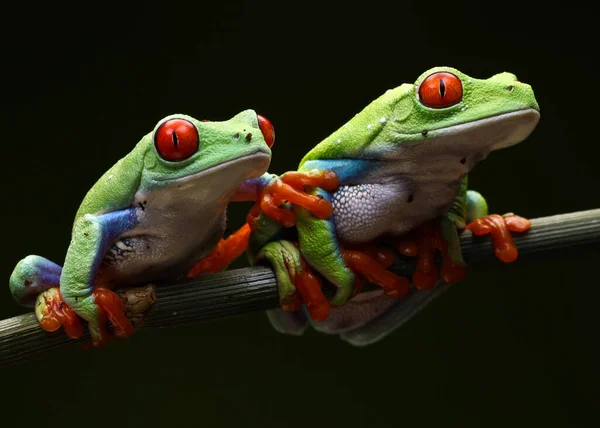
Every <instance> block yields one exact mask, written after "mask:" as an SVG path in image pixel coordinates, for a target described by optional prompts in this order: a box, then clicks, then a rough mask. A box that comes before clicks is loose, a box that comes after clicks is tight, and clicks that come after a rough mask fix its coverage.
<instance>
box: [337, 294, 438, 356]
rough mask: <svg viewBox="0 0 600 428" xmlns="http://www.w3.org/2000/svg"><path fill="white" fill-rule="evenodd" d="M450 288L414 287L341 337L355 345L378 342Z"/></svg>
mask: <svg viewBox="0 0 600 428" xmlns="http://www.w3.org/2000/svg"><path fill="white" fill-rule="evenodd" d="M448 289H449V287H447V286H444V285H442V284H440V285H438V286H437V287H434V288H432V289H430V290H415V289H414V288H412V289H411V291H410V292H409V293H408V294H407V295H406V296H404V297H403V298H402V299H400V300H395V301H394V303H393V304H392V305H390V307H389V308H388V309H386V310H385V312H383V313H382V314H381V315H379V316H376V317H374V318H373V319H371V320H369V322H367V323H366V324H364V325H363V326H361V327H358V328H355V329H353V330H349V331H345V332H343V333H342V334H341V335H340V337H341V338H342V339H343V340H345V341H346V342H349V343H350V344H352V345H354V346H366V345H371V344H373V343H375V342H378V341H379V340H381V339H383V338H384V337H386V336H387V335H388V334H390V333H392V332H393V331H394V330H395V329H397V328H398V327H400V326H401V325H403V324H404V323H406V322H407V321H409V320H410V319H411V318H412V317H413V316H415V315H416V314H418V313H419V312H420V311H421V310H422V309H423V308H425V306H427V305H428V304H429V303H431V301H433V300H434V299H435V298H436V297H439V296H440V295H441V294H442V293H444V292H445V291H446V290H448ZM384 297H385V296H384Z"/></svg>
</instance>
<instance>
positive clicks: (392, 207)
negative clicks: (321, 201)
mask: <svg viewBox="0 0 600 428" xmlns="http://www.w3.org/2000/svg"><path fill="white" fill-rule="evenodd" d="M461 143H462V144H461ZM461 143H458V142H455V143H454V144H453V145H451V146H450V147H448V145H446V147H444V148H443V149H440V148H439V146H438V147H435V145H434V144H430V145H426V144H423V143H419V144H413V145H405V146H404V147H405V150H404V152H403V153H399V154H400V155H401V156H398V158H396V159H386V160H382V161H381V162H380V166H379V167H378V168H376V169H374V170H373V171H371V172H369V173H368V174H366V175H365V176H364V177H361V178H360V179H359V180H358V181H357V182H356V184H355V183H351V184H348V185H345V186H342V187H340V188H339V189H338V190H337V191H336V192H334V193H333V201H332V202H333V218H334V222H335V227H336V232H337V233H338V236H339V239H340V242H342V243H347V244H365V243H369V242H372V241H374V240H376V239H378V238H380V237H382V236H393V237H398V236H401V235H404V234H406V233H407V232H409V231H411V230H413V229H414V228H416V227H418V226H420V225H421V224H423V223H424V222H426V221H428V220H431V219H434V218H436V217H438V216H440V215H442V214H444V213H446V212H447V211H448V209H449V208H450V206H451V205H452V202H453V200H454V198H455V197H456V194H457V190H458V186H459V184H460V181H461V179H463V178H464V177H465V176H466V175H467V174H468V173H469V171H470V170H471V169H472V168H473V167H474V166H475V164H476V163H477V162H479V161H480V160H482V159H483V158H485V157H486V156H487V153H488V151H489V149H490V148H489V147H485V146H484V147H471V146H470V145H469V144H465V143H464V142H461Z"/></svg>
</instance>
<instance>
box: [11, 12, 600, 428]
mask: <svg viewBox="0 0 600 428" xmlns="http://www.w3.org/2000/svg"><path fill="white" fill-rule="evenodd" d="M488 3H489V4H488ZM124 4H125V2H122V3H121V4H120V5H118V6H111V5H108V4H107V3H104V2H93V3H90V5H86V6H80V7H76V8H73V7H62V8H60V9H57V8H55V7H50V6H39V5H38V6H33V5H31V4H29V3H25V2H20V3H18V4H12V5H11V8H12V9H10V10H7V9H5V10H4V12H3V17H2V18H3V24H2V26H1V30H0V31H1V32H2V33H1V39H2V44H1V49H2V51H1V52H2V67H1V68H2V74H3V76H4V77H3V78H2V96H1V102H2V107H3V111H2V113H3V114H2V124H1V129H2V149H1V150H2V151H1V153H2V158H3V162H2V164H3V167H2V169H1V171H2V182H3V183H4V187H3V188H4V192H3V202H2V207H3V209H2V211H1V215H2V219H3V238H4V245H5V251H3V254H4V256H3V257H2V270H1V275H2V276H3V277H4V278H6V279H7V280H8V277H9V276H10V273H11V271H12V269H13V267H14V265H15V264H16V262H17V261H18V260H19V259H21V258H22V257H24V256H25V255H27V254H30V253H35V254H40V255H43V256H45V257H47V258H49V259H51V260H54V261H56V262H59V263H62V261H63V258H64V254H65V251H66V248H67V246H68V243H69V238H70V229H71V222H72V218H73V215H74V214H75V211H76V209H77V207H78V204H79V202H80V201H81V199H82V197H83V196H84V195H85V193H86V191H87V190H88V189H89V188H90V186H92V185H93V184H94V182H95V181H96V179H97V178H98V177H99V176H100V175H101V174H102V173H103V172H104V171H105V170H106V169H107V168H109V167H110V166H111V165H112V164H113V163H114V162H115V161H116V160H117V159H119V158H120V157H122V156H124V155H125V154H126V153H127V152H128V151H129V150H130V149H131V148H132V147H133V146H134V145H135V143H136V142H137V141H138V140H139V139H140V138H141V136H143V135H144V134H146V133H147V132H149V131H150V130H151V129H152V128H153V126H154V125H155V123H156V122H157V121H158V120H159V119H161V118H162V117H163V116H165V115H167V114H171V113H176V112H182V113H188V114H190V115H193V116H195V117H197V118H207V119H213V120H224V119H227V118H229V117H231V116H233V115H234V114H235V113H237V112H239V111H240V110H242V109H245V108H254V109H255V110H257V111H258V112H260V113H261V114H263V115H265V116H266V117H268V118H269V119H270V120H271V121H272V122H273V124H274V125H275V128H276V132H277V140H276V143H275V146H274V158H273V162H272V164H271V168H270V170H271V171H273V172H276V173H280V172H283V171H285V170H288V169H293V168H294V167H295V166H296V165H297V162H298V161H299V159H300V158H301V156H302V155H303V154H304V153H305V152H306V151H308V150H309V148H311V147H312V146H313V145H314V144H316V143H317V142H319V141H320V140H321V139H322V138H324V137H326V136H327V135H328V134H329V133H331V132H333V131H334V130H335V129H337V128H338V127H339V126H340V125H342V124H343V123H345V122H346V121H347V120H348V119H349V118H350V117H352V116H353V115H354V114H355V113H357V112H358V111H360V110H361V109H362V108H363V107H364V106H366V105H367V104H368V103H369V102H370V101H371V100H373V99H374V98H376V97H378V96H379V95H380V94H382V93H383V92H384V91H385V90H386V89H388V88H392V87H394V86H397V85H400V84H401V83H404V82H413V81H414V80H415V79H416V78H417V76H418V75H420V74H421V73H422V72H423V71H425V70H426V69H428V68H430V67H433V66H437V65H450V66H454V67H457V68H459V69H460V70H462V71H464V72H465V73H467V74H469V75H471V76H474V77H480V78H482V77H489V76H491V75H493V74H496V73H498V72H502V71H510V72H513V73H515V74H516V75H517V76H518V78H519V79H520V80H521V81H524V82H527V83H530V84H531V85H532V86H533V88H534V90H535V92H536V96H537V99H538V101H539V104H540V106H541V110H542V119H541V121H540V124H539V126H538V128H537V129H536V130H535V132H534V133H533V134H532V135H531V137H530V138H529V139H528V140H527V141H526V142H524V143H523V144H521V145H518V146H516V147H513V148H510V149H508V150H505V151H501V152H497V153H493V154H492V155H491V156H490V157H489V158H488V159H487V160H486V161H485V162H483V163H482V164H480V165H478V166H477V167H476V168H475V170H474V172H473V174H472V175H471V177H472V178H471V185H472V186H473V187H474V188H476V189H478V190H480V191H481V192H482V193H483V194H484V195H485V196H486V197H487V198H488V201H489V203H490V208H491V210H492V211H493V212H499V213H503V212H506V211H515V212H517V213H519V214H521V215H524V216H527V217H530V218H534V217H540V216H547V215H552V214H558V213H566V212H573V211H579V210H586V209H592V208H600V195H599V192H598V190H597V189H598V186H599V185H600V172H599V171H598V166H597V156H598V153H599V150H598V144H599V140H598V137H597V111H598V100H599V92H600V81H599V77H598V76H599V74H598V69H597V68H594V66H593V65H592V62H591V61H592V60H593V59H594V58H595V59H597V54H598V49H597V41H598V40H597V38H596V36H595V35H592V32H593V25H596V24H594V23H590V22H588V21H590V19H589V18H591V17H592V11H591V10H590V9H586V8H585V7H582V6H578V5H577V4H576V3H575V2H567V3H563V4H561V5H560V6H559V5H558V4H556V5H553V3H551V2H544V3H542V2H540V3H527V2H487V3H486V5H482V4H478V3H476V2H473V3H461V2H452V1H446V2H440V3H435V2H429V1H421V2H416V3H409V2H402V1H396V2H388V3H380V2H375V1H367V2H361V3H353V2H344V3H339V4H335V5H334V4H332V3H328V2H325V1H321V2H316V3H310V2H304V1H303V2H272V3H265V2H249V1H248V2H240V1H237V2H236V1H228V2H202V1H196V2H191V3H188V4H179V3H177V2H173V1H169V2H163V4H161V5H160V7H157V6H144V7H139V8H133V7H131V6H124ZM590 7H591V6H590ZM596 26H597V25H596ZM246 209H247V207H246V206H242V207H236V208H233V209H232V210H231V218H232V222H234V223H236V224H239V223H240V222H241V220H242V219H243V216H244V214H245V210H246ZM599 262H600V257H599V255H598V253H597V252H594V251H587V252H580V253H573V254H567V255H561V256H560V257H557V256H553V257H543V258H540V259H539V260H535V261H527V262H525V261H522V262H517V263H516V264H514V265H503V266H500V265H496V264H495V265H491V266H479V267H478V266H473V267H472V268H471V270H470V273H469V275H468V277H467V279H466V280H465V281H464V282H463V283H461V284H459V285H456V286H453V289H452V290H450V291H449V292H448V293H446V294H445V295H444V296H443V297H442V298H440V299H439V300H437V301H435V302H434V303H433V304H431V305H430V306H429V307H428V308H427V309H426V310H425V311H424V312H423V313H422V314H420V315H419V316H418V317H417V318H415V319H413V320H412V321H411V322H410V323H408V324H407V325H405V326H404V327H403V328H401V329H400V330H398V331H396V332H395V333H394V334H393V335H391V336H390V337H389V338H387V339H386V340H384V341H382V342H380V343H378V344H376V345H374V346H372V347H368V348H363V349H355V348H353V347H351V346H350V345H347V344H346V343H345V342H342V341H341V340H339V339H338V338H336V337H329V336H325V335H321V334H317V333H315V332H314V331H310V332H309V333H307V334H306V335H305V336H304V337H301V338H296V337H288V336H283V335H280V334H278V333H276V332H275V331H274V330H272V329H271V327H270V325H269V323H268V321H267V319H266V317H265V315H264V314H262V313H256V314H251V315H247V316H244V317H241V318H236V319H230V320H225V321H220V322H212V323H206V324H201V325H195V326H190V327H186V328H177V329H169V330H160V331H142V332H140V333H139V334H136V335H135V336H134V337H132V338H131V339H130V340H127V341H118V342H113V343H112V344H111V345H110V346H107V347H105V348H103V349H98V350H94V349H92V350H88V351H82V350H80V349H79V348H78V347H74V348H69V349H66V350H64V351H61V352H58V353H54V354H49V355H47V356H44V357H43V358H39V359H37V360H34V361H28V362H25V363H23V364H20V365H18V366H15V367H11V368H7V369H0V370H1V371H0V388H2V390H3V391H4V393H3V397H4V398H2V399H1V401H0V409H2V410H3V411H2V414H1V415H0V417H1V418H2V421H1V422H0V424H1V425H4V424H5V423H4V422H5V421H6V422H11V423H14V424H18V425H17V426H34V425H35V426H59V424H60V426H107V425H108V424H113V425H116V426H125V425H129V426H141V425H145V426H162V425H165V426H166V425H172V426H188V425H193V426H209V427H210V426H262V427H266V426H281V427H287V426H290V427H292V426H293V427H320V426H348V427H350V426H376V427H384V426H419V427H421V426H423V427H436V426H447V427H450V426H451V427H454V426H456V427H505V426H511V427H530V426H544V427H549V426H553V427H554V426H556V427H574V426H590V425H593V424H594V422H592V421H593V419H592V420H590V419H588V417H590V416H591V417H594V415H593V414H592V411H593V410H594V409H595V410H596V412H595V413H596V414H597V410H598V408H599V404H600V400H599V394H598V387H597V385H598V368H597V361H598V356H599V354H598V352H597V351H596V343H597V340H598V333H597V332H598V320H597V317H596V316H595V312H596V311H597V306H598V303H597V302H598V298H599V297H600V295H599V292H598V279H597V268H596V267H597V265H598V263H599ZM244 265H245V262H244V261H240V262H238V263H237V264H236V266H244ZM7 282H8V281H7ZM7 285H8V284H7ZM23 312H24V310H23V309H22V308H20V307H19V306H18V305H16V304H15V303H14V302H13V301H12V299H11V296H10V294H9V292H8V287H7V286H6V287H5V288H4V291H2V292H1V293H0V318H8V317H11V316H14V315H17V314H20V313H23ZM594 418H595V417H594Z"/></svg>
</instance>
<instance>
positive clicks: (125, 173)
mask: <svg viewBox="0 0 600 428" xmlns="http://www.w3.org/2000/svg"><path fill="white" fill-rule="evenodd" d="M274 138H275V133H274V129H273V126H272V125H271V123H270V122H269V121H268V120H267V119H266V118H264V117H263V116H260V115H257V114H256V113H255V112H254V111H253V110H245V111H243V112H241V113H239V114H237V115H236V116H234V117H233V118H231V119H230V120H226V121H220V122H218V121H199V120H196V119H194V118H192V117H190V116H187V115H183V114H176V115H171V116H168V117H166V118H164V119H162V120H160V121H159V122H158V123H157V124H156V126H155V128H154V129H153V130H152V132H150V133H148V134H147V135H145V136H144V137H143V138H142V139H141V140H140V141H139V143H137V145H136V146H135V147H134V148H133V150H132V151H131V152H130V153H129V154H128V155H126V156H125V157H124V158H122V159H121V160H119V161H118V162H117V163H116V164H115V165H114V166H113V167H112V168H110V169H109V170H108V171H106V173H105V174H104V175H103V176H102V177H101V178H100V179H99V180H98V181H97V182H96V184H95V185H94V186H93V187H92V188H91V189H90V191H89V192H88V193H87V195H86V196H85V198H84V199H83V202H82V203H81V205H80V207H79V210H78V211H77V214H76V215H75V220H74V224H73V229H72V237H71V243H70V245H69V248H68V251H67V254H66V257H65V261H64V266H62V268H61V266H59V265H57V264H55V263H53V262H51V261H49V260H47V259H45V258H43V257H40V256H36V255H31V256H28V257H26V258H24V259H23V260H21V261H20V262H19V263H18V264H17V266H16V267H15V269H14V271H13V273H12V275H11V277H10V290H11V293H12V295H13V297H14V298H15V300H17V302H19V303H21V304H22V305H24V306H29V307H31V306H35V312H36V314H37V317H38V319H39V321H40V324H41V326H42V327H43V328H44V329H46V330H48V331H55V330H57V329H59V328H60V327H61V326H63V327H64V329H65V332H66V333H67V335H69V336H70V337H72V338H77V337H80V336H81V335H82V334H83V326H82V323H81V321H80V319H79V317H81V318H83V319H84V320H86V321H87V322H88V326H89V330H90V333H91V337H92V341H93V343H94V344H95V345H100V344H102V343H105V342H106V341H107V340H108V339H109V338H110V335H109V333H108V330H107V328H106V324H107V321H108V320H109V321H110V322H111V324H112V325H113V327H114V334H115V336H118V337H127V336H129V335H130V334H131V333H132V332H133V328H132V326H131V324H130V322H129V321H128V320H127V318H126V316H125V314H124V308H123V304H122V303H121V301H120V299H119V298H118V296H117V295H116V294H115V293H114V292H113V291H111V290H113V289H115V288H117V287H123V286H132V285H136V284H143V283H147V282H149V281H160V280H167V279H174V278H179V277H182V276H186V274H188V273H189V272H190V270H191V269H192V268H194V269H195V265H196V263H197V262H198V261H199V260H201V259H203V258H204V257H205V256H206V255H208V254H209V253H210V252H211V251H213V249H214V248H215V247H216V246H218V245H221V244H222V243H223V242H224V240H223V239H222V236H223V233H224V231H225V226H226V207H227V205H228V203H229V202H231V201H243V200H250V201H255V200H256V197H257V194H258V193H259V190H260V188H261V186H262V184H261V183H263V182H264V179H265V178H264V177H269V175H268V174H265V175H264V177H263V178H261V176H262V175H263V174H264V173H266V170H267V168H268V166H269V164H270V160H271V149H270V147H271V146H272V144H273V142H274ZM238 232H240V233H239V234H238V236H237V237H236V236H232V237H230V238H229V239H227V240H225V241H227V242H228V243H229V244H230V245H229V247H230V248H229V250H230V253H229V254H226V255H225V257H226V258H228V261H231V260H232V259H233V258H235V257H236V256H237V255H239V254H243V252H244V250H245V248H246V247H245V246H244V245H243V242H242V244H241V246H239V248H234V247H236V245H231V243H232V242H233V243H234V244H235V242H238V243H239V242H240V241H243V240H244V238H245V237H246V238H247V235H248V232H249V229H248V230H246V228H242V229H240V231H238ZM234 235H235V234H234ZM240 236H241V237H240ZM246 241H247V239H246ZM221 247H223V246H222V245H221ZM221 249H222V248H221ZM240 249H241V250H240ZM231 251H233V253H231ZM220 254H221V258H220V259H219V263H220V264H219V266H217V267H215V266H213V268H214V269H213V270H220V269H221V268H222V267H224V265H226V264H227V261H224V260H223V257H224V254H223V252H222V251H221V253H220ZM192 270H193V269H192ZM208 270H210V269H208ZM78 316H79V317H78Z"/></svg>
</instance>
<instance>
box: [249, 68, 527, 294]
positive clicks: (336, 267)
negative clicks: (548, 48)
mask: <svg viewBox="0 0 600 428" xmlns="http://www.w3.org/2000/svg"><path fill="white" fill-rule="evenodd" d="M439 71H445V72H450V73H453V74H455V75H456V76H458V77H459V78H460V79H461V81H462V82H463V97H462V102H460V103H459V104H456V105H454V106H451V107H447V108H441V109H436V108H429V107H426V106H425V105H423V104H422V103H421V102H420V101H419V98H418V87H419V85H420V84H421V82H422V81H423V80H424V79H425V78H426V77H428V76H429V75H431V74H432V73H434V72H439ZM507 91H510V96H509V97H507ZM525 109H535V110H538V111H539V106H538V104H537V101H536V100H535V97H534V94H533V91H532V90H531V87H530V86H529V85H527V84H524V83H520V82H518V81H517V80H516V77H515V76H514V75H513V74H510V73H501V74H497V75H495V76H493V77H491V78H489V79H475V78H472V77H469V76H467V75H466V74H464V73H462V72H460V71H459V70H457V69H455V68H451V67H436V68H433V69H430V70H427V71H426V72H424V73H423V74H422V75H421V76H420V77H419V78H418V79H417V80H416V82H415V83H414V84H403V85H401V86H399V87H397V88H395V89H392V90H389V91H387V92H386V93H385V94H384V95H382V96H380V97H379V98H378V99H376V100H375V101H373V102H372V103H371V104H369V105H368V106H367V107H366V108H365V109H364V110H363V111H361V112H360V113H358V114H357V115H356V116H355V117H354V118H353V119H352V120H350V121H349V122H348V123H347V124H345V125H344V126H342V127H341V128H339V129H338V130H337V131H336V132H334V133H333V134H331V135H330V136H329V137H327V138H326V139H325V140H323V141H322V142H321V143H319V144H317V145H316V146H315V147H314V148H313V149H312V150H310V151H309V152H308V153H307V154H306V156H305V157H304V158H303V159H302V161H301V162H300V165H299V168H298V171H301V172H307V171H309V170H311V169H313V168H314V165H311V162H312V161H325V162H321V164H320V165H325V166H326V165H327V162H330V161H332V160H336V159H340V160H343V161H344V162H346V161H348V160H350V162H351V160H378V159H381V160H386V156H388V155H389V154H392V153H397V152H398V150H399V148H400V146H402V145H410V143H412V142H421V141H424V140H427V139H432V138H435V137H436V136H437V135H441V134H439V133H442V134H443V133H444V132H446V131H448V130H451V129H452V128H454V127H457V126H460V125H463V124H467V123H470V122H474V121H477V120H479V119H483V118H488V117H493V116H497V115H501V114H504V113H509V112H515V111H519V110H525ZM382 118H384V119H382ZM456 129H459V128H456ZM425 130H427V134H426V135H427V136H426V137H425V136H424V135H423V131H425ZM322 169H328V168H322ZM313 194H315V195H321V196H322V197H325V198H329V197H330V195H329V194H328V193H327V192H324V191H323V190H322V189H315V190H314V192H313ZM294 210H295V212H296V214H297V224H296V228H297V235H298V236H297V238H298V241H299V244H300V249H301V253H302V256H303V257H304V258H305V259H306V261H307V262H308V263H309V264H310V265H311V266H312V267H313V268H315V269H316V270H317V271H319V272H320V273H321V274H322V275H323V276H324V277H325V278H326V279H328V280H329V281H331V282H332V283H333V284H334V285H336V286H337V287H338V290H337V293H336V294H335V296H334V297H333V298H332V299H331V303H332V304H334V305H337V306H339V305H343V304H344V303H345V302H346V301H347V300H348V299H349V298H350V297H351V295H352V293H353V290H354V282H355V281H354V280H355V277H354V274H353V272H352V271H351V270H350V269H349V268H347V266H346V265H345V263H344V262H343V258H342V255H341V252H340V248H339V243H338V242H337V236H336V232H335V230H334V228H333V227H332V224H331V222H330V221H328V220H320V219H318V218H316V217H314V216H312V215H311V214H310V213H309V212H307V211H306V210H304V209H302V208H300V207H294ZM486 214H487V203H486V202H485V199H484V198H483V197H482V196H481V195H480V194H479V193H477V192H474V191H467V177H466V176H465V177H464V178H463V180H461V181H460V183H459V185H458V187H457V190H456V196H455V199H454V203H453V204H452V205H451V207H450V209H449V211H448V212H447V213H446V214H445V215H443V216H442V218H441V219H440V222H441V223H440V225H441V231H442V235H443V237H444V239H445V240H446V241H447V242H448V244H449V251H450V256H451V258H452V259H453V261H454V262H455V263H459V264H460V263H464V262H463V259H462V255H461V252H460V246H459V239H458V229H462V228H464V226H465V223H466V222H467V221H469V222H470V221H472V220H474V219H476V218H480V217H482V216H484V215H486ZM422 220H423V222H425V221H427V220H430V219H428V218H423V219H422ZM262 227H263V230H260V231H259V234H258V235H257V237H256V239H255V242H254V245H255V248H257V247H258V246H260V245H261V244H262V245H264V244H266V243H267V241H268V240H271V241H273V240H274V239H276V237H277V233H278V232H277V231H276V227H275V226H274V225H273V224H272V222H269V221H268V220H266V219H265V220H263V223H262ZM266 237H269V238H268V239H267V238H266ZM266 245H267V246H266V247H265V248H264V249H263V250H262V252H260V253H259V256H263V257H264V256H265V254H267V253H268V254H270V259H273V258H274V255H276V254H278V253H279V252H282V251H283V252H285V253H286V255H285V257H287V258H290V257H293V253H294V251H291V252H290V251H287V250H286V249H285V248H284V247H281V246H278V245H277V244H276V243H268V244H266ZM296 253H297V251H296ZM257 261H260V257H259V258H258V259H257ZM275 267H276V268H277V267H278V266H277V265H275ZM278 276H280V275H278ZM293 291H294V289H293V287H292V286H290V281H284V282H283V283H282V284H281V285H280V293H283V295H288V294H289V293H291V292H293Z"/></svg>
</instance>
